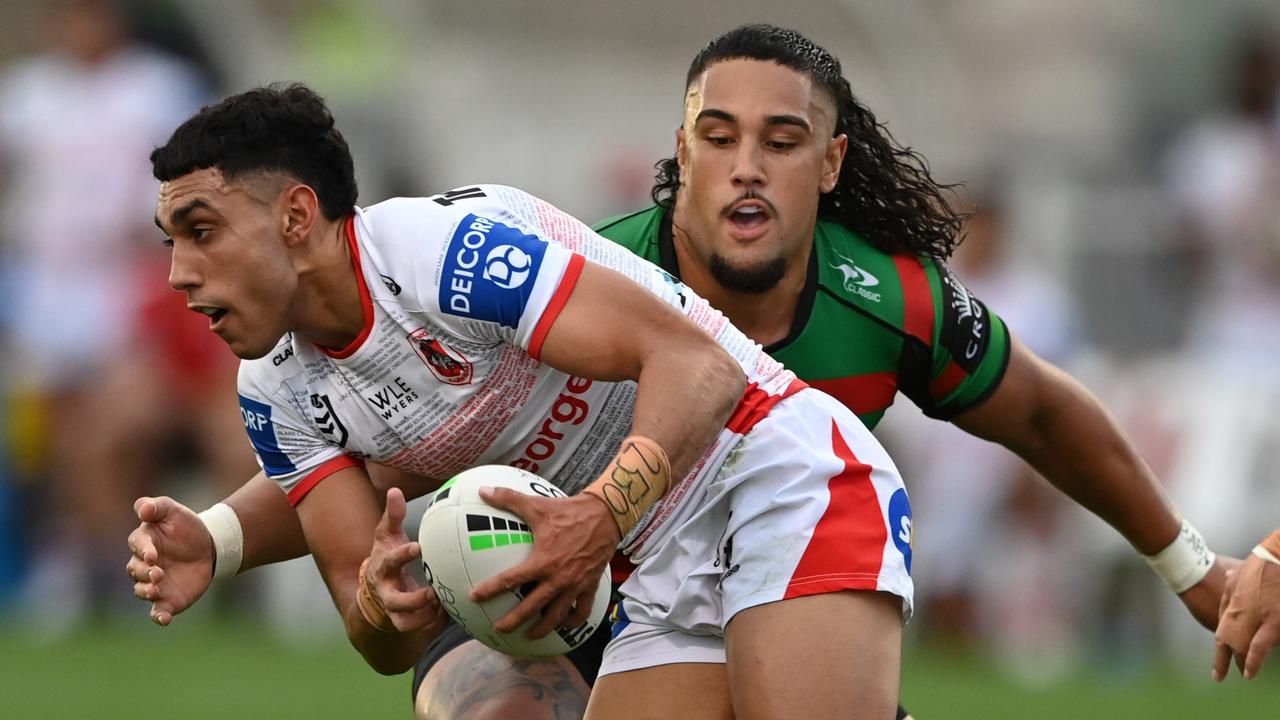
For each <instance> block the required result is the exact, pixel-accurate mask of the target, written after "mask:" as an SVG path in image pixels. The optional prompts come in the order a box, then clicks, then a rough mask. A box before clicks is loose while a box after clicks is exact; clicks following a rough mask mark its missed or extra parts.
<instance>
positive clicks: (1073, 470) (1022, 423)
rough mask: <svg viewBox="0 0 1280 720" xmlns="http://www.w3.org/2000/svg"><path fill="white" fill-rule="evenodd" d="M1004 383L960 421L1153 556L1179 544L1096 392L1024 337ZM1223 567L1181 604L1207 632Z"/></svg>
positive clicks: (1153, 486) (1156, 493) (1173, 520)
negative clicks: (1030, 347) (1032, 348)
mask: <svg viewBox="0 0 1280 720" xmlns="http://www.w3.org/2000/svg"><path fill="white" fill-rule="evenodd" d="M1010 340H1011V342H1012V346H1013V347H1012V350H1011V356H1010V358H1009V367H1008V369H1007V370H1006V372H1005V377H1004V380H1003V381H1002V382H1001V383H1000V385H999V387H998V388H997V389H996V391H995V392H994V393H993V394H992V396H991V397H990V398H989V399H988V400H987V401H986V402H984V403H983V404H981V405H979V406H978V407H976V408H974V409H973V410H970V411H968V412H966V413H964V414H962V415H960V416H958V417H957V418H956V419H955V421H954V422H955V424H956V425H958V426H959V427H960V428H962V429H964V430H965V431H967V432H969V433H972V434H974V435H977V436H978V437H981V438H984V439H986V440H991V441H992V442H997V443H1000V444H1001V445H1004V446H1005V447H1007V448H1009V449H1010V450H1012V451H1013V452H1015V453H1017V454H1018V455H1019V456H1021V457H1022V459H1024V460H1026V461H1027V462H1028V463H1029V464H1030V465H1031V466H1032V467H1034V468H1035V469H1036V470H1037V471H1038V472H1039V473H1040V474H1041V475H1043V476H1044V477H1045V478H1046V479H1047V480H1048V481H1049V482H1051V483H1052V484H1053V485H1054V486H1055V487H1057V488H1058V489H1059V490H1061V491H1062V492H1063V493H1065V494H1066V495H1067V496H1068V497H1070V498H1071V499H1072V500H1074V501H1076V502H1077V503H1079V504H1080V505H1082V506H1084V507H1085V508H1087V509H1088V510H1090V511H1092V512H1093V513H1094V514H1095V515H1097V516H1098V517H1100V518H1102V519H1103V520H1105V521H1106V522H1107V523H1108V524H1110V525H1111V526H1112V527H1114V528H1115V529H1116V530H1117V531H1119V532H1120V534H1121V535H1123V536H1124V537H1125V538H1126V539H1127V540H1128V541H1129V542H1130V544H1132V545H1133V546H1134V548H1136V549H1137V550H1138V552H1140V553H1142V554H1143V555H1146V556H1151V555H1155V554H1157V553H1159V552H1160V551H1161V550H1163V549H1164V548H1166V547H1168V546H1169V545H1170V544H1171V543H1172V542H1174V540H1175V539H1176V538H1178V537H1179V531H1180V529H1181V526H1182V520H1181V518H1180V517H1179V515H1178V513H1177V512H1176V511H1175V509H1174V507H1173V504H1172V503H1171V502H1170V500H1169V498H1168V496H1167V495H1166V494H1165V492H1164V489H1163V488H1162V487H1161V486H1160V483H1159V481H1158V480H1157V479H1156V477H1155V474H1154V473H1152V472H1151V468H1149V467H1148V466H1147V464H1146V462H1145V461H1143V459H1142V457H1141V456H1139V455H1138V453H1137V451H1136V450H1135V449H1134V447H1133V445H1132V444H1131V443H1130V442H1129V440H1128V438H1127V437H1125V435H1124V433H1123V432H1122V431H1121V430H1120V428H1119V426H1118V425H1117V424H1116V422H1115V420H1114V419H1113V418H1112V417H1111V415H1110V414H1109V413H1108V412H1107V411H1106V409H1104V408H1103V407H1102V404H1101V403H1100V402H1099V401H1098V399H1097V398H1096V397H1094V395H1093V394H1092V393H1090V392H1089V391H1088V390H1087V389H1085V387H1084V386H1083V385H1081V384H1080V383H1079V382H1078V381H1077V380H1075V379H1074V378H1072V377H1071V376H1070V375H1068V374H1067V373H1065V372H1063V371H1062V370H1060V369H1058V368H1057V367H1054V366H1053V365H1051V364H1049V363H1047V362H1045V361H1044V360H1041V359H1040V358H1039V357H1037V356H1036V355H1035V354H1034V353H1032V352H1031V351H1030V350H1028V349H1027V348H1026V346H1024V345H1023V344H1022V343H1021V342H1020V341H1019V340H1018V339H1017V338H1015V337H1011V338H1010ZM1227 562H1229V561H1226V562H1224V561H1219V562H1218V563H1216V564H1215V566H1214V567H1213V569H1212V570H1211V571H1210V572H1209V573H1208V574H1207V575H1205V576H1204V578H1203V579H1201V580H1200V582H1198V583H1197V584H1195V585H1194V586H1193V587H1191V588H1190V589H1188V590H1186V591H1185V592H1182V593H1181V595H1180V597H1181V598H1182V601H1183V602H1184V603H1185V604H1186V605H1187V608H1188V609H1189V610H1190V611H1191V614H1192V615H1194V616H1195V618H1196V619H1197V620H1198V621H1200V623H1201V624H1202V625H1204V626H1205V627H1207V628H1209V629H1213V628H1214V627H1215V626H1216V625H1217V610H1218V602H1219V599H1220V598H1221V596H1222V589H1223V584H1224V583H1225V580H1226V575H1225V570H1224V568H1225V565H1226V564H1227Z"/></svg>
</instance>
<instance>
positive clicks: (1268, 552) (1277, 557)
mask: <svg viewBox="0 0 1280 720" xmlns="http://www.w3.org/2000/svg"><path fill="white" fill-rule="evenodd" d="M1253 554H1254V555H1257V556H1258V557H1260V558H1262V559H1263V560H1266V561H1267V562H1273V563H1276V564H1277V565H1280V530H1276V531H1275V532H1273V533H1271V534H1270V535H1268V536H1267V537H1266V539H1265V540H1263V541H1262V542H1260V543H1258V544H1257V546H1255V547H1254V548H1253Z"/></svg>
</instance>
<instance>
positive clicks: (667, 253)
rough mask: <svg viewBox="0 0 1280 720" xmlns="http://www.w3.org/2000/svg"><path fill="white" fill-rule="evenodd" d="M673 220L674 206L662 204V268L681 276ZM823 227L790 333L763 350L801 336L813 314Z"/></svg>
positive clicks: (811, 255) (777, 347)
mask: <svg viewBox="0 0 1280 720" xmlns="http://www.w3.org/2000/svg"><path fill="white" fill-rule="evenodd" d="M671 227H672V222H671V208H663V210H662V218H661V219H660V220H659V221H658V264H659V265H660V266H661V267H662V269H663V270H666V271H667V272H669V273H671V274H672V275H673V276H674V277H675V278H676V279H677V280H679V279H680V259H679V258H678V257H677V256H676V241H675V234H674V233H673V231H672V229H671ZM820 232H821V231H820V230H818V229H817V228H815V229H814V242H813V247H812V248H810V249H809V267H808V268H807V269H806V270H805V277H804V289H803V290H801V291H800V302H799V303H798V304H797V305H796V314H795V317H794V318H792V319H791V329H790V330H788V331H787V336H786V337H784V338H782V339H781V340H779V341H778V342H776V343H772V344H770V345H769V346H767V347H766V348H765V349H764V351H765V352H767V353H769V354H773V353H775V352H778V351H780V350H782V349H784V348H785V347H787V346H788V345H790V344H791V343H792V342H795V339H796V338H798V337H800V333H801V332H803V331H804V328H805V326H806V325H808V324H809V316H810V315H812V314H813V300H814V298H816V297H817V296H818V235H819V233H820Z"/></svg>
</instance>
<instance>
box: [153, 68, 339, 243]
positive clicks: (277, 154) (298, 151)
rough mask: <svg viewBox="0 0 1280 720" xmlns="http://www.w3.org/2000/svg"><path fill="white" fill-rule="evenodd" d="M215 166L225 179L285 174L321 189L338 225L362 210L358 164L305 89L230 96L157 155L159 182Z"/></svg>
mask: <svg viewBox="0 0 1280 720" xmlns="http://www.w3.org/2000/svg"><path fill="white" fill-rule="evenodd" d="M204 168H217V169H218V170H219V171H221V172H222V174H223V176H224V177H225V178H226V179H227V180H234V179H235V178H236V177H237V176H241V175H244V174H247V173H259V172H279V173H285V174H288V175H291V176H293V177H294V178H296V179H297V180H298V181H299V182H302V183H305V184H306V185H308V186H310V187H311V188H312V189H313V190H315V193H316V197H317V198H319V201H320V209H321V212H323V213H324V216H325V217H326V218H328V219H330V220H337V219H339V218H341V217H343V216H344V215H346V214H347V213H349V212H351V208H352V207H353V206H354V205H355V204H356V194H357V192H356V178H355V165H354V162H353V161H352V159H351V151H350V149H348V148H347V141H346V140H345V139H343V137H342V133H340V132H338V129H337V128H336V127H334V123H333V114H332V113H331V112H329V108H328V106H327V105H325V101H324V98H322V97H320V96H319V95H317V94H316V93H315V92H314V91H312V90H311V89H310V88H308V87H306V86H305V85H302V84H298V83H294V84H275V85H270V86H267V87H260V88H254V89H253V90H249V91H248V92H243V93H240V94H239V95H232V96H231V97H229V98H226V99H225V100H223V101H221V102H219V103H216V104H214V105H207V106H205V107H204V108H201V110H200V112H198V113H196V114H195V115H193V116H192V117H191V118H189V119H188V120H187V121H186V122H184V123H182V125H180V126H179V127H178V129H177V130H175V131H174V132H173V136H172V137H170V138H169V141H168V142H167V143H165V144H164V145H163V146H161V147H159V148H156V149H155V151H153V152H152V153H151V171H152V173H153V174H154V175H155V176H156V179H157V180H160V181H162V182H164V181H167V180H173V179H175V178H178V177H181V176H183V175H186V174H187V173H190V172H194V171H196V170H200V169H204Z"/></svg>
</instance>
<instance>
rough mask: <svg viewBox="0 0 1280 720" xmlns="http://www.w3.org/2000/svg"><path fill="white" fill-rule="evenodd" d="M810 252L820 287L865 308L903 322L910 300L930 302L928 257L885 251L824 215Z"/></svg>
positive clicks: (931, 275) (933, 271) (932, 264)
mask: <svg viewBox="0 0 1280 720" xmlns="http://www.w3.org/2000/svg"><path fill="white" fill-rule="evenodd" d="M814 252H815V253H817V260H818V284H819V287H820V288H821V289H822V290H823V292H825V293H826V294H828V295H830V296H831V297H833V298H835V299H837V300H838V301H840V302H841V303H843V304H845V305H848V306H850V307H854V308H857V309H858V310H860V311H861V312H863V313H866V314H870V315H873V316H875V317H877V318H879V319H881V320H882V321H885V322H888V323H890V324H892V325H895V326H898V327H902V326H903V325H904V324H905V322H906V319H907V317H908V316H909V314H910V310H911V307H912V306H914V305H915V304H916V303H920V302H923V303H928V304H931V303H932V297H933V292H932V289H931V286H932V284H933V283H935V282H936V277H937V269H936V263H935V262H934V261H933V260H932V259H931V258H927V257H921V256H917V255H913V254H891V253H887V252H885V251H883V250H881V249H879V248H877V247H875V246H874V245H872V244H871V243H869V242H868V241H867V240H866V239H865V238H863V237H862V236H861V235H859V234H858V233H856V232H854V231H852V230H850V229H848V228H846V227H844V226H843V225H840V224H838V223H835V222H831V221H827V220H819V221H818V227H817V231H816V233H815V236H814ZM931 278H934V279H933V280H931Z"/></svg>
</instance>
